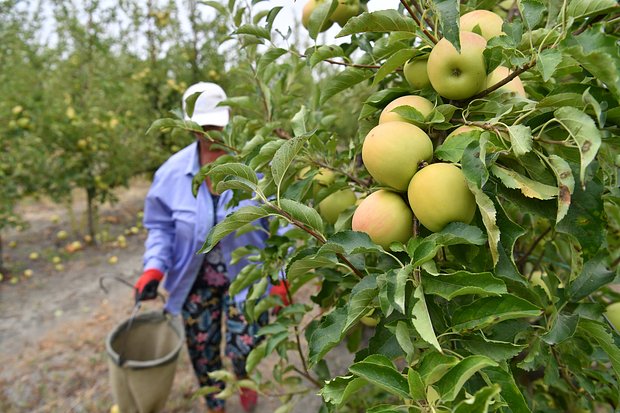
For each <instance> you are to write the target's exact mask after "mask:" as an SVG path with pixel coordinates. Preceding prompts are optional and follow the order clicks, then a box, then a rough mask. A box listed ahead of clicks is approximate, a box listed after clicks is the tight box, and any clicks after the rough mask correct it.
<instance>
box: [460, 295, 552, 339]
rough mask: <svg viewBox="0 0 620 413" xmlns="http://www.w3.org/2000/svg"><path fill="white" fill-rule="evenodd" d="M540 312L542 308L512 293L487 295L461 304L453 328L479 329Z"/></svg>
mask: <svg viewBox="0 0 620 413" xmlns="http://www.w3.org/2000/svg"><path fill="white" fill-rule="evenodd" d="M540 314H541V311H540V309H539V308H538V307H536V306H535V305H534V304H532V303H530V302H529V301H526V300H524V299H522V298H519V297H517V296H514V295H512V294H505V295H503V296H501V297H485V298H480V299H478V300H476V301H474V302H472V303H471V304H468V305H465V306H461V307H460V308H459V311H458V312H456V313H455V314H454V316H453V317H452V329H453V330H454V331H463V330H478V329H483V328H485V327H488V326H490V325H493V324H497V323H499V322H502V321H505V320H511V319H515V318H523V317H537V316H539V315H540Z"/></svg>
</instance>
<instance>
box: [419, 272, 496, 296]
mask: <svg viewBox="0 0 620 413" xmlns="http://www.w3.org/2000/svg"><path fill="white" fill-rule="evenodd" d="M422 284H423V285H424V291H425V293H426V294H433V295H438V296H440V297H443V298H444V299H446V300H448V301H449V300H452V299H453V298H454V297H458V296H461V295H468V294H475V295H482V296H491V295H493V296H499V295H502V294H506V293H507V290H506V285H505V284H504V282H503V281H502V280H500V279H499V278H495V277H494V276H493V274H491V273H490V272H482V273H472V272H469V271H457V272H454V273H452V274H441V275H439V276H436V277H435V276H429V275H424V276H423V277H422Z"/></svg>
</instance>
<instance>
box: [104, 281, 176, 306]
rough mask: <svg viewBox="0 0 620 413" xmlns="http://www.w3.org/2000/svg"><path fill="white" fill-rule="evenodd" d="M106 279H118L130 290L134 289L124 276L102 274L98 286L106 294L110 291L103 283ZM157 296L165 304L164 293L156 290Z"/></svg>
mask: <svg viewBox="0 0 620 413" xmlns="http://www.w3.org/2000/svg"><path fill="white" fill-rule="evenodd" d="M107 279H111V280H114V281H118V282H120V283H121V284H124V285H126V286H127V287H129V288H131V289H132V290H133V289H134V287H133V285H132V284H131V283H129V281H127V280H125V279H124V278H121V277H118V276H116V275H102V276H101V277H99V288H101V290H102V291H103V292H104V293H105V294H108V293H109V292H110V291H109V290H108V288H106V286H105V283H104V281H105V280H107ZM157 297H159V298H160V299H161V301H162V303H163V304H166V297H164V295H163V294H162V293H160V292H159V291H157Z"/></svg>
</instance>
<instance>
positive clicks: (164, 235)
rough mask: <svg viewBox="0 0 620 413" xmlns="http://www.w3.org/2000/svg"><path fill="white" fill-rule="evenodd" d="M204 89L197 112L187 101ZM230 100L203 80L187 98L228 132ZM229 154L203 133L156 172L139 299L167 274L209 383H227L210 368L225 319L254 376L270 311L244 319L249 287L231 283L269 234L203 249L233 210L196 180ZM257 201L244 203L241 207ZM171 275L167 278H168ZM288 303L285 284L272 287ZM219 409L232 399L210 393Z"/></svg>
mask: <svg viewBox="0 0 620 413" xmlns="http://www.w3.org/2000/svg"><path fill="white" fill-rule="evenodd" d="M195 94H199V95H198V98H197V99H196V101H195V105H194V111H193V113H192V115H191V116H189V115H188V114H187V111H186V99H187V98H189V97H190V96H193V95H195ZM225 99H226V94H225V93H224V90H223V89H222V88H221V87H219V86H218V85H216V84H214V83H207V82H200V83H197V84H195V85H192V86H190V87H189V88H188V89H187V91H186V92H185V93H184V95H183V110H184V113H185V119H186V120H192V121H194V122H196V123H198V124H199V125H201V126H202V127H203V130H204V131H205V132H208V131H210V130H222V129H223V128H224V126H226V125H227V124H228V121H229V117H230V113H229V109H228V108H227V107H224V106H217V105H218V104H219V103H220V102H222V101H223V100H225ZM225 153H226V152H225V151H223V150H222V149H219V148H215V147H213V146H212V143H211V141H209V140H207V139H206V138H205V137H204V136H203V134H200V133H196V142H194V143H192V144H190V145H189V146H187V147H185V148H184V149H182V150H181V151H179V152H177V153H176V154H174V155H173V156H171V157H170V158H169V159H168V160H167V161H166V162H165V163H164V164H163V165H162V166H161V167H160V168H159V169H158V170H157V172H156V174H155V178H154V181H153V183H152V185H151V188H150V190H149V192H148V194H147V197H146V200H145V204H144V226H145V227H146V228H147V229H148V237H147V240H146V243H145V247H146V252H145V254H144V272H143V274H142V276H141V277H140V278H139V279H138V281H137V282H136V284H135V295H136V300H137V301H139V300H146V299H153V298H155V297H156V295H157V288H158V286H159V283H160V281H162V279H163V286H164V288H165V289H166V290H167V291H168V293H169V298H168V300H167V302H166V305H165V310H166V311H167V312H169V313H171V314H173V315H177V314H181V315H182V317H183V321H184V324H185V332H186V340H187V347H188V350H189V355H190V358H191V361H192V364H193V367H194V371H195V373H196V376H197V378H198V381H199V382H200V385H201V386H214V385H215V386H219V387H221V388H223V383H221V382H215V381H214V380H212V379H211V378H210V377H209V372H212V371H214V370H219V369H221V368H222V360H221V355H220V342H221V339H222V335H221V321H222V316H223V315H225V317H226V326H227V329H226V354H227V355H228V356H229V357H230V358H231V361H232V365H233V367H234V371H235V374H236V375H237V377H238V378H245V377H246V376H247V373H246V370H245V361H246V357H247V355H248V353H249V352H250V351H251V350H252V349H253V348H254V347H255V345H256V344H257V337H256V332H257V330H258V329H259V328H260V326H261V325H264V324H265V323H266V322H267V313H265V314H263V315H262V316H261V317H260V319H259V320H258V322H257V323H248V322H247V321H246V320H245V317H244V316H243V301H244V300H245V297H246V294H247V290H246V291H243V292H241V293H239V294H238V295H237V296H235V297H230V296H229V295H228V286H229V285H230V282H231V280H233V279H234V278H235V277H236V275H237V274H238V273H239V271H240V270H241V269H242V268H243V267H244V266H245V265H247V264H248V262H247V261H246V260H240V261H238V262H236V263H235V264H231V253H232V252H233V251H234V250H235V249H236V248H237V247H240V246H248V245H253V246H256V247H258V248H263V247H264V244H265V240H266V238H267V235H266V233H265V232H264V231H253V232H248V233H245V234H242V235H239V236H236V234H234V233H233V234H231V235H229V236H227V237H226V238H224V239H223V240H222V241H220V242H219V243H218V245H217V246H216V247H214V248H213V249H212V250H211V251H210V252H209V253H207V254H204V255H203V254H196V252H197V251H198V250H199V249H200V248H201V247H202V245H203V243H204V241H205V239H206V237H207V234H208V233H209V231H210V230H211V228H213V226H214V225H215V224H216V223H218V222H219V221H220V220H222V219H223V218H224V217H225V216H226V215H228V214H229V213H230V212H231V210H230V209H228V208H226V205H227V203H228V202H229V201H230V199H231V197H232V193H231V191H226V192H224V193H222V194H217V193H216V192H215V190H214V188H212V187H211V184H210V181H208V180H207V181H205V182H203V183H202V185H201V187H200V189H199V191H198V195H197V196H196V197H194V196H193V194H192V180H193V178H194V175H196V174H197V173H198V172H199V170H200V168H201V166H204V165H206V164H208V163H210V162H213V161H215V160H216V159H217V158H219V157H220V156H222V155H224V154H225ZM249 203H251V201H249V200H246V201H242V202H241V204H240V206H243V205H244V204H249ZM164 275H165V276H164ZM271 293H272V294H274V293H275V294H278V295H280V296H281V297H282V299H283V301H285V302H286V299H285V297H286V291H285V290H284V286H283V283H280V285H279V286H275V287H273V288H272V290H271ZM240 398H241V404H242V406H243V408H244V409H245V410H246V411H252V410H253V409H254V407H255V406H256V402H257V394H256V392H254V391H252V390H250V389H242V392H241V394H240ZM206 401H207V407H208V409H209V411H211V412H224V411H225V402H224V400H219V399H216V398H214V397H213V395H208V396H207V397H206Z"/></svg>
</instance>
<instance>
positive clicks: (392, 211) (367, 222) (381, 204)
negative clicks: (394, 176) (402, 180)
mask: <svg viewBox="0 0 620 413" xmlns="http://www.w3.org/2000/svg"><path fill="white" fill-rule="evenodd" d="M351 228H352V229H353V231H361V232H365V233H366V234H368V236H369V237H370V239H371V240H373V242H375V243H376V244H379V245H381V246H382V247H383V248H385V249H387V248H389V246H390V244H391V243H393V242H402V243H405V242H407V240H409V238H411V235H412V234H413V214H412V213H411V209H410V208H409V207H408V206H407V204H406V203H405V201H404V200H403V198H402V197H401V196H400V195H399V194H397V193H395V192H392V191H388V190H385V189H380V190H378V191H376V192H373V193H372V194H370V195H368V197H366V198H365V199H364V200H363V201H362V202H360V204H359V206H358V207H357V209H356V210H355V212H354V213H353V220H352V221H351Z"/></svg>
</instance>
